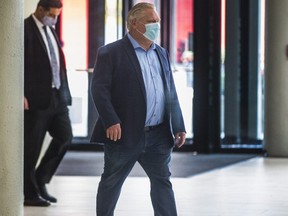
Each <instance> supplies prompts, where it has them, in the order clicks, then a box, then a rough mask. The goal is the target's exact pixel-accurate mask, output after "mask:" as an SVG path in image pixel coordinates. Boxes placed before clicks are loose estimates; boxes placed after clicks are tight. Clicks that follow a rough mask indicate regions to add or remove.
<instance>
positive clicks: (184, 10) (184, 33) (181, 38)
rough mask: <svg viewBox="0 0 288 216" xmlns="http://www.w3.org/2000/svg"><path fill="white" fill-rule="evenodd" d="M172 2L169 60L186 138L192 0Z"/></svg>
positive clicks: (190, 84)
mask: <svg viewBox="0 0 288 216" xmlns="http://www.w3.org/2000/svg"><path fill="white" fill-rule="evenodd" d="M173 4H174V5H173V6H172V10H173V11H172V14H173V16H172V17H173V20H172V52H171V62H172V69H173V70H174V80H175V85H176V88H177V92H178V97H179V101H180V105H181V108H182V112H183V115H184V121H185V127H186V131H187V138H192V137H193V128H192V112H193V102H192V101H193V4H194V0H177V1H176V0H175V1H174V3H173Z"/></svg>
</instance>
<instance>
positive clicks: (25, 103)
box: [24, 97, 29, 110]
mask: <svg viewBox="0 0 288 216" xmlns="http://www.w3.org/2000/svg"><path fill="white" fill-rule="evenodd" d="M24 110H29V103H28V100H27V98H26V97H24Z"/></svg>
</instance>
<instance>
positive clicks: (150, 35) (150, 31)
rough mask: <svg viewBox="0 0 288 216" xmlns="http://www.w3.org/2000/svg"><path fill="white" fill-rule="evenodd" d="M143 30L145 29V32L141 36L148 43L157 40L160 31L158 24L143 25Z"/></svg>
mask: <svg viewBox="0 0 288 216" xmlns="http://www.w3.org/2000/svg"><path fill="white" fill-rule="evenodd" d="M142 24H143V23H142ZM143 25H144V24H143ZM145 28H146V31H145V33H144V34H143V35H144V37H146V38H147V39H148V40H150V41H155V40H156V39H157V37H158V35H159V31H160V24H159V22H156V23H148V24H145Z"/></svg>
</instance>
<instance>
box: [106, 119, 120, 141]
mask: <svg viewBox="0 0 288 216" xmlns="http://www.w3.org/2000/svg"><path fill="white" fill-rule="evenodd" d="M106 137H107V138H108V139H110V140H114V141H117V140H119V139H121V126H120V124H119V123H118V124H115V125H112V126H110V127H109V128H107V130H106Z"/></svg>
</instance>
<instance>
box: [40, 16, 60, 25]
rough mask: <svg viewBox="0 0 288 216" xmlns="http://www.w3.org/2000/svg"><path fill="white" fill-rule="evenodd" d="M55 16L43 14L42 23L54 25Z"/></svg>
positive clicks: (55, 21)
mask: <svg viewBox="0 0 288 216" xmlns="http://www.w3.org/2000/svg"><path fill="white" fill-rule="evenodd" d="M57 18H58V17H55V18H53V17H50V16H44V17H43V19H42V22H43V25H47V26H54V25H56V23H57Z"/></svg>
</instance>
